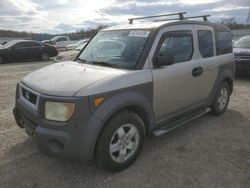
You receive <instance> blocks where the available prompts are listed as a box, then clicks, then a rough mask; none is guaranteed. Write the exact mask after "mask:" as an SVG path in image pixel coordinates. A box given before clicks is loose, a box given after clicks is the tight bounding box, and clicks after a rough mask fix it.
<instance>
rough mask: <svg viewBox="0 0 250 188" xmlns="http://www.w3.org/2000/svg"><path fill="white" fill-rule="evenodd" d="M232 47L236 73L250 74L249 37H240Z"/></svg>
mask: <svg viewBox="0 0 250 188" xmlns="http://www.w3.org/2000/svg"><path fill="white" fill-rule="evenodd" d="M233 46H234V50H233V51H234V56H235V62H236V71H237V72H238V73H248V74H250V35H248V36H244V37H241V38H240V39H238V40H237V41H235V43H234V44H233Z"/></svg>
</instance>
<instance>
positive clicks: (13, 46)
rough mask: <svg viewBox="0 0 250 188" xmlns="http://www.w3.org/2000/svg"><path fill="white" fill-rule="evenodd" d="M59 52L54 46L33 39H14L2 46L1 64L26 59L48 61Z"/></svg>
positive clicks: (0, 51)
mask: <svg viewBox="0 0 250 188" xmlns="http://www.w3.org/2000/svg"><path fill="white" fill-rule="evenodd" d="M57 54H58V52H57V49H56V48H55V47H54V46H50V45H48V44H42V43H40V42H37V41H32V40H14V41H11V42H8V43H6V44H5V45H3V46H1V47H0V64H1V63H5V62H10V61H20V60H26V59H41V60H43V61H48V60H49V59H50V57H54V56H56V55H57Z"/></svg>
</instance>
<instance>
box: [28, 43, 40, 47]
mask: <svg viewBox="0 0 250 188" xmlns="http://www.w3.org/2000/svg"><path fill="white" fill-rule="evenodd" d="M25 45H26V47H40V46H41V45H40V44H39V43H37V42H26V44H25Z"/></svg>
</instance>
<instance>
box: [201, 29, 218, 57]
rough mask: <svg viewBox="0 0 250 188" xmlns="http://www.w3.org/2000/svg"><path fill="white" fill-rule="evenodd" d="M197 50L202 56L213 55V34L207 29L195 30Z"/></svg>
mask: <svg viewBox="0 0 250 188" xmlns="http://www.w3.org/2000/svg"><path fill="white" fill-rule="evenodd" d="M197 34H198V41H199V50H200V54H201V55H202V57H204V58H207V57H212V56H214V46H213V34H212V31H209V30H199V31H197Z"/></svg>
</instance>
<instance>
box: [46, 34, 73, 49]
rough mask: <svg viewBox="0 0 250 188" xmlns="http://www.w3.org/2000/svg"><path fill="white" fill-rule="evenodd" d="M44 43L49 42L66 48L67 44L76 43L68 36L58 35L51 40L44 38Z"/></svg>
mask: <svg viewBox="0 0 250 188" xmlns="http://www.w3.org/2000/svg"><path fill="white" fill-rule="evenodd" d="M42 43H47V44H51V45H54V46H56V47H57V48H65V47H66V46H68V45H70V44H72V43H74V41H71V40H70V38H69V37H68V36H56V37H54V38H52V39H50V40H44V41H42Z"/></svg>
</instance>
